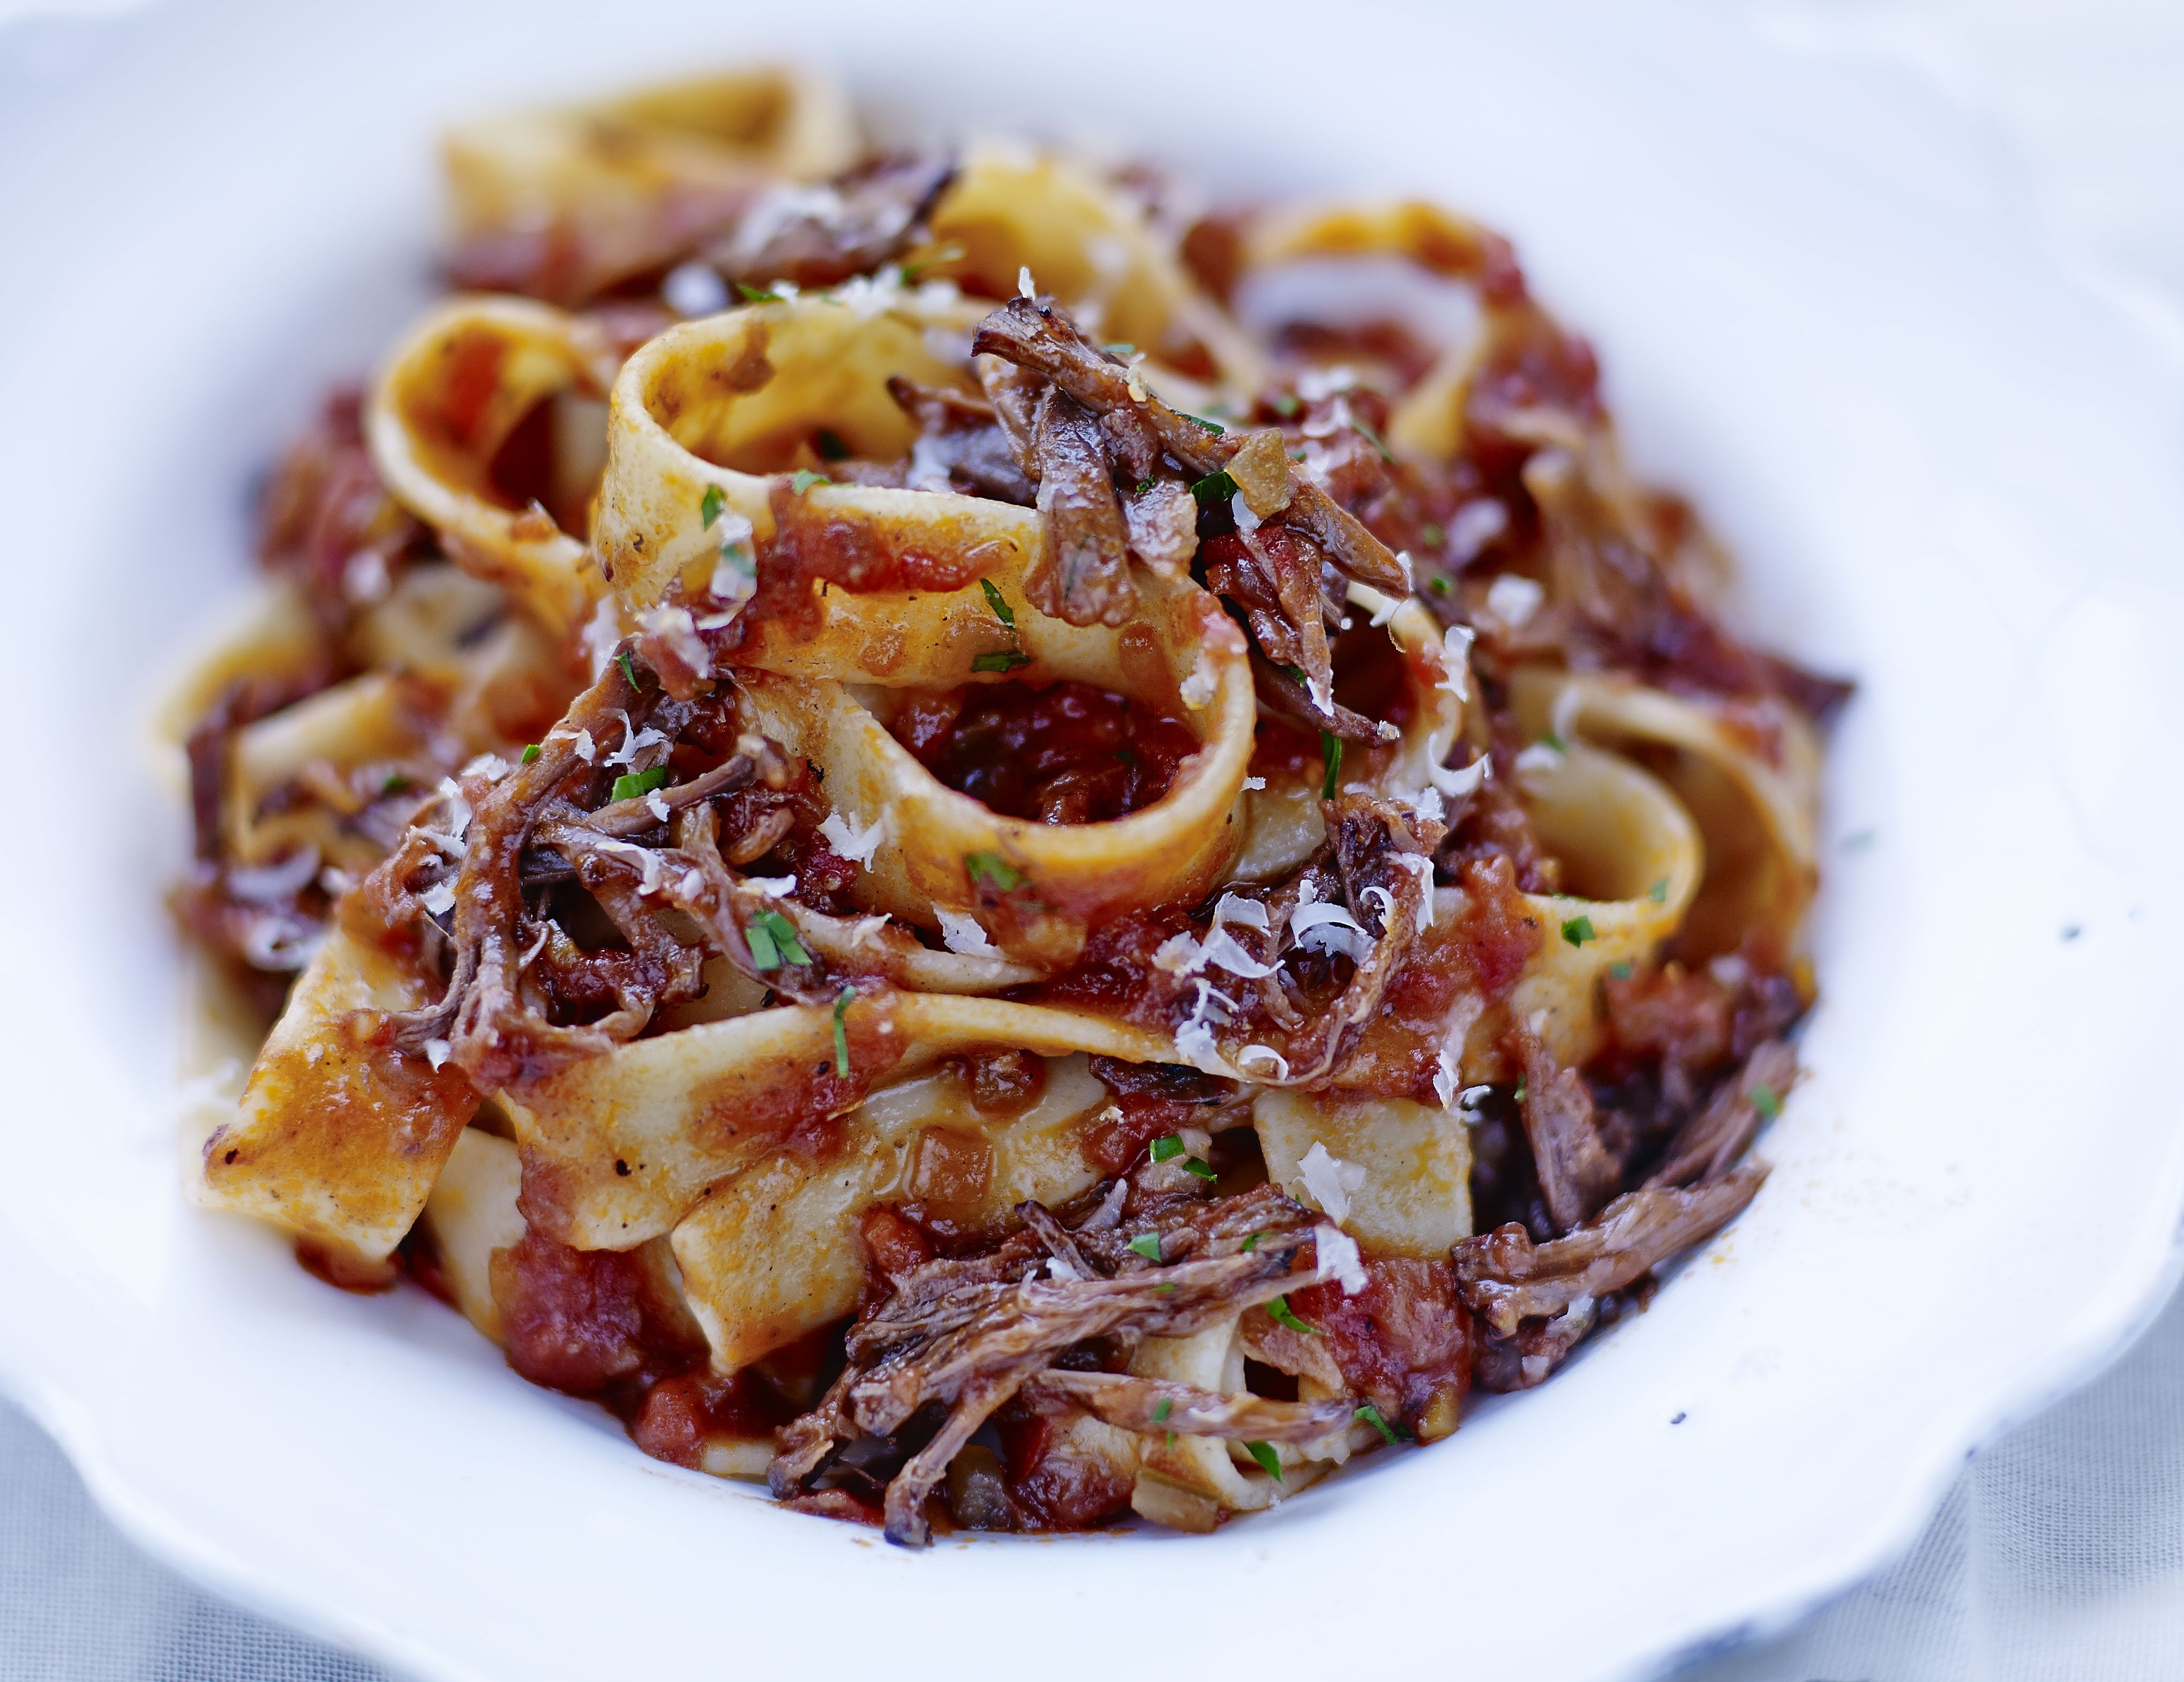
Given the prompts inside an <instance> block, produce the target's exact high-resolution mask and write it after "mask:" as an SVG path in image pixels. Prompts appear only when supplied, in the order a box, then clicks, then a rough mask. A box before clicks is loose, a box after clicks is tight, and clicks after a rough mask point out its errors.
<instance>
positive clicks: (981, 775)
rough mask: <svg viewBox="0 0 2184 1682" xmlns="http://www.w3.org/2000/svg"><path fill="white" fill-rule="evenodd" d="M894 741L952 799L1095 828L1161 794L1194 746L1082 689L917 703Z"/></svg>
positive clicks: (1154, 717)
mask: <svg viewBox="0 0 2184 1682" xmlns="http://www.w3.org/2000/svg"><path fill="white" fill-rule="evenodd" d="M894 736H895V740H898V741H900V743H901V744H902V745H903V746H905V747H906V748H908V749H909V750H910V752H911V754H912V755H913V756H915V757H917V761H918V762H919V763H921V764H922V765H923V766H924V767H925V768H927V769H928V770H929V771H931V772H932V773H933V775H934V776H936V777H938V778H939V780H941V781H942V782H944V783H945V784H946V785H948V786H949V787H950V788H952V789H954V790H955V791H956V792H957V793H959V794H967V795H969V796H971V797H972V799H973V800H976V801H978V802H980V803H982V804H983V805H984V806H986V807H989V808H990V809H991V810H993V811H995V812H998V813H1001V814H1002V815H1003V816H1004V817H1009V818H1031V819H1037V820H1038V821H1039V822H1040V823H1043V824H1097V823H1104V822H1106V821H1108V820H1110V819H1116V818H1120V817H1123V816H1125V815H1126V814H1128V813H1132V812H1136V811H1139V810H1141V809H1142V808H1144V807H1148V806H1151V804H1152V803H1153V802H1156V801H1157V800H1159V799H1160V798H1161V797H1162V796H1164V795H1166V794H1167V791H1168V790H1169V788H1170V787H1171V786H1173V784H1174V781H1175V775H1176V771H1177V768H1178V767H1179V766H1180V765H1181V764H1182V763H1183V762H1184V760H1185V759H1187V758H1188V757H1190V755H1192V754H1194V753H1195V752H1198V746H1199V745H1198V739H1197V738H1196V737H1195V736H1194V735H1191V733H1190V731H1189V730H1188V729H1185V728H1184V726H1183V725H1182V724H1178V722H1177V721H1176V720H1174V719H1173V718H1166V717H1164V716H1163V715H1162V714H1161V713H1158V712H1153V711H1152V710H1151V709H1150V708H1149V707H1144V706H1142V705H1140V704H1139V703H1138V702H1136V701H1129V700H1127V699H1125V698H1124V697H1123V696H1119V695H1116V694H1113V693H1112V692H1110V691H1109V690H1102V689H1095V688H1094V687H1092V685H1089V684H1078V683H1057V684H1050V685H1047V686H1046V687H1045V688H1043V689H1034V688H1033V687H1031V686H1030V685H1027V684H1022V683H1017V682H1015V681H1012V680H1011V681H1006V682H1003V683H998V684H975V685H968V686H967V687H965V688H961V689H955V690H946V691H945V692H944V693H942V694H939V695H927V696H918V697H917V699H915V700H913V701H911V702H910V704H909V705H908V706H906V707H904V709H903V710H902V712H900V714H898V715H897V717H896V718H895V722H894Z"/></svg>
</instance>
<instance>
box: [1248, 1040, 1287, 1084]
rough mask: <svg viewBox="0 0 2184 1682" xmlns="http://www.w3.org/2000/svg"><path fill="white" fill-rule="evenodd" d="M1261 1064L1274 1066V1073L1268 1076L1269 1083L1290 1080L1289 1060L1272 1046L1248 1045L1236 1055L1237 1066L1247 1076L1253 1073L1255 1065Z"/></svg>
mask: <svg viewBox="0 0 2184 1682" xmlns="http://www.w3.org/2000/svg"><path fill="white" fill-rule="evenodd" d="M1259 1063H1270V1064H1272V1065H1273V1072H1272V1073H1271V1074H1269V1075H1268V1076H1267V1079H1268V1080H1269V1081H1286V1080H1288V1079H1289V1077H1290V1060H1289V1059H1287V1058H1286V1057H1284V1056H1283V1055H1282V1054H1281V1053H1279V1052H1278V1051H1276V1050H1275V1049H1274V1048H1273V1047H1272V1046H1270V1045H1247V1046H1245V1048H1243V1050H1241V1051H1240V1052H1238V1053H1236V1066H1237V1067H1238V1068H1239V1069H1240V1070H1243V1071H1244V1072H1245V1074H1246V1075H1248V1074H1250V1073H1251V1070H1252V1065H1255V1064H1259Z"/></svg>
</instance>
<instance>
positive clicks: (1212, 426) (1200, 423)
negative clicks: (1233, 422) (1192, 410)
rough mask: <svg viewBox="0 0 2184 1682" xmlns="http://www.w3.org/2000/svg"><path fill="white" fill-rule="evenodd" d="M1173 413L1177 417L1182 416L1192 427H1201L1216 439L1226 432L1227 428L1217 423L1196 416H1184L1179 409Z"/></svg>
mask: <svg viewBox="0 0 2184 1682" xmlns="http://www.w3.org/2000/svg"><path fill="white" fill-rule="evenodd" d="M1175 412H1176V413H1177V414H1178V415H1181V416H1183V418H1184V420H1186V421H1188V422H1190V424H1191V425H1193V426H1194V427H1205V428H1206V431H1208V432H1210V433H1212V434H1213V435H1214V436H1215V437H1217V438H1218V437H1219V436H1220V435H1221V434H1222V433H1225V432H1227V431H1228V430H1229V428H1228V427H1224V426H1223V425H1222V424H1221V422H1218V421H1209V420H1206V419H1204V418H1203V417H1201V416H1197V415H1184V412H1183V411H1182V410H1180V409H1178V410H1177V411H1175Z"/></svg>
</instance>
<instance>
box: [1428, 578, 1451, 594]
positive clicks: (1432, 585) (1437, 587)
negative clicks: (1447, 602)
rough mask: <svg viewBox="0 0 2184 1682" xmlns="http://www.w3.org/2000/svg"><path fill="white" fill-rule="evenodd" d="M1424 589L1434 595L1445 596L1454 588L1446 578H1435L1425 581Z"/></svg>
mask: <svg viewBox="0 0 2184 1682" xmlns="http://www.w3.org/2000/svg"><path fill="white" fill-rule="evenodd" d="M1426 588H1427V589H1428V590H1431V591H1432V592H1433V593H1434V594H1435V595H1447V594H1448V593H1449V591H1450V590H1451V589H1453V588H1454V586H1453V585H1451V584H1450V583H1449V581H1448V580H1447V579H1446V578H1428V579H1427V580H1426Z"/></svg>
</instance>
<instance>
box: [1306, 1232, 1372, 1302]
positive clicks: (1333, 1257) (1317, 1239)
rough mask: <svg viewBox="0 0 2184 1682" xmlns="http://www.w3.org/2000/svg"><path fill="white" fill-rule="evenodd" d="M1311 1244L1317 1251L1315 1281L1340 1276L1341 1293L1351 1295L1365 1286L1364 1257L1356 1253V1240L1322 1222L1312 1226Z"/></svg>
mask: <svg viewBox="0 0 2184 1682" xmlns="http://www.w3.org/2000/svg"><path fill="white" fill-rule="evenodd" d="M1312 1244H1313V1247H1314V1248H1315V1249H1317V1250H1318V1254H1319V1266H1318V1270H1317V1271H1315V1272H1314V1273H1313V1275H1312V1277H1313V1279H1314V1280H1315V1281H1320V1280H1327V1279H1340V1281H1341V1282H1342V1294H1343V1295H1345V1296H1346V1297H1354V1296H1356V1295H1357V1293H1358V1292H1360V1291H1362V1290H1363V1289H1364V1288H1365V1259H1364V1257H1362V1256H1361V1255H1358V1254H1357V1239H1355V1238H1351V1236H1350V1234H1349V1233H1347V1232H1344V1231H1343V1230H1342V1229H1341V1228H1340V1227H1330V1226H1329V1225H1327V1224H1326V1223H1325V1222H1324V1221H1323V1222H1321V1224H1320V1225H1318V1226H1317V1227H1313V1228H1312Z"/></svg>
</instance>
